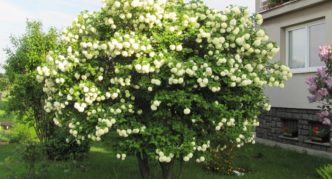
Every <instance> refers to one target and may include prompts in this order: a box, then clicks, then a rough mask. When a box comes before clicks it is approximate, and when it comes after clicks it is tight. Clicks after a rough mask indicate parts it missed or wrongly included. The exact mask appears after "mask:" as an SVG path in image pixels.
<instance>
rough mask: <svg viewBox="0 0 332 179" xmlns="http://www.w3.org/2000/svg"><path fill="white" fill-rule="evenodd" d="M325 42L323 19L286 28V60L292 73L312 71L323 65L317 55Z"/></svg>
mask: <svg viewBox="0 0 332 179" xmlns="http://www.w3.org/2000/svg"><path fill="white" fill-rule="evenodd" d="M325 44H326V31H325V23H324V21H323V20H320V21H315V22H311V23H307V24H302V25H298V26H294V27H290V28H287V29H286V61H287V64H288V66H289V67H290V68H291V69H292V72H293V73H305V72H313V71H316V70H317V67H321V66H323V65H324V63H323V62H321V61H320V58H319V56H318V54H319V46H321V45H325Z"/></svg>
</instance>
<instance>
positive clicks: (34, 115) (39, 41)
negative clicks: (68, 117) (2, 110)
mask: <svg viewBox="0 0 332 179" xmlns="http://www.w3.org/2000/svg"><path fill="white" fill-rule="evenodd" d="M11 42H12V45H13V47H12V48H11V49H7V55H8V59H7V62H6V64H5V70H6V73H5V77H6V78H7V79H8V80H9V81H10V82H11V84H10V88H9V90H10V95H9V97H8V107H7V109H6V110H7V111H14V112H15V113H16V114H18V116H17V118H16V119H17V122H16V123H17V124H16V125H15V127H14V128H13V129H12V130H11V132H10V137H11V142H24V143H26V142H31V141H36V139H34V137H33V136H34V135H35V134H36V135H37V136H38V139H39V141H40V142H41V145H45V146H44V148H43V149H45V150H46V153H47V154H48V155H49V159H64V158H67V157H68V156H69V155H71V154H72V153H73V154H74V155H76V153H82V152H87V151H88V146H89V145H82V146H78V145H77V144H76V145H75V146H72V145H68V144H67V143H66V137H65V136H64V135H60V133H61V132H63V130H62V129H59V131H58V128H56V126H55V125H54V123H53V120H52V119H53V115H50V114H46V112H45V111H44V102H45V99H46V95H45V93H44V91H43V87H42V86H41V85H40V84H39V83H38V82H37V80H36V68H37V67H38V66H39V65H41V64H42V63H45V61H46V55H47V53H48V51H49V50H56V49H61V46H59V43H58V34H57V32H56V30H55V29H54V28H51V29H50V30H49V31H48V32H43V30H42V24H41V23H40V22H37V21H27V27H26V33H25V34H24V35H23V36H20V37H11ZM23 123H24V124H23ZM29 126H33V127H34V129H35V130H34V131H35V134H33V133H32V131H33V130H31V128H30V127H29ZM64 134H67V133H64ZM80 147H82V149H80ZM67 152H68V153H67Z"/></svg>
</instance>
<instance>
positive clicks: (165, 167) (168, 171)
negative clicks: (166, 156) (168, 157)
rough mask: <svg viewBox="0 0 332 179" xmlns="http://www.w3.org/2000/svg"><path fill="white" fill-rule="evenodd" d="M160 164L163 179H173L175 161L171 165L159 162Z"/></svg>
mask: <svg viewBox="0 0 332 179" xmlns="http://www.w3.org/2000/svg"><path fill="white" fill-rule="evenodd" d="M159 164H160V167H161V172H162V175H163V179H172V166H173V164H174V160H172V161H171V162H169V163H163V162H159Z"/></svg>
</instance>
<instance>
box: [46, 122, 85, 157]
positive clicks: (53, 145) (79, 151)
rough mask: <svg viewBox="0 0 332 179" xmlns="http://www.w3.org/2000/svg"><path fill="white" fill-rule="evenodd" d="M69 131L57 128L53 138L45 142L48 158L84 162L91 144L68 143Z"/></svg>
mask: <svg viewBox="0 0 332 179" xmlns="http://www.w3.org/2000/svg"><path fill="white" fill-rule="evenodd" d="M68 135H69V134H68V130H66V129H64V128H57V129H56V130H55V132H54V133H53V135H52V137H51V138H49V139H48V141H46V142H45V144H44V147H45V149H46V152H47V156H48V158H49V159H51V160H68V159H75V160H82V159H84V158H85V157H86V155H87V153H88V152H89V150H90V143H89V142H88V141H84V142H83V143H81V144H80V145H78V144H77V143H76V142H73V141H69V140H68V142H66V139H67V137H68Z"/></svg>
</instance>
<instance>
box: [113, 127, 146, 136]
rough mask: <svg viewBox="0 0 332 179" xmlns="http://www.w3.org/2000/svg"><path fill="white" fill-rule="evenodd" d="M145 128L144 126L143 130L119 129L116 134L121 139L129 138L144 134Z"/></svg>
mask: <svg viewBox="0 0 332 179" xmlns="http://www.w3.org/2000/svg"><path fill="white" fill-rule="evenodd" d="M145 128H146V127H145V126H142V127H141V128H134V129H122V130H121V129H117V130H116V132H117V133H118V135H119V136H120V137H128V136H129V135H131V134H138V133H140V132H144V130H145Z"/></svg>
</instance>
